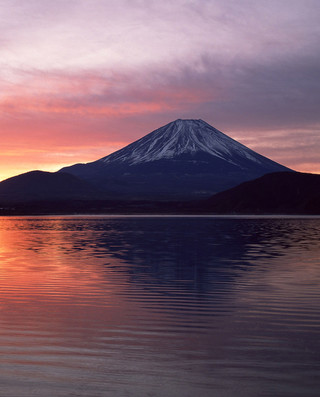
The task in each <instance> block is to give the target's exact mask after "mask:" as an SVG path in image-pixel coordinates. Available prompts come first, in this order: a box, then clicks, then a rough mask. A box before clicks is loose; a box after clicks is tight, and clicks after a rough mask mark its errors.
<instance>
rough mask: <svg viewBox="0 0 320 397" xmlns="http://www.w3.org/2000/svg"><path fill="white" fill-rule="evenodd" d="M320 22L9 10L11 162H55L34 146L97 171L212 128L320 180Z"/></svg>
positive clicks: (5, 64)
mask: <svg viewBox="0 0 320 397" xmlns="http://www.w3.org/2000/svg"><path fill="white" fill-rule="evenodd" d="M319 16H320V3H319V2H318V1H317V0H305V1H303V2H302V1H300V0H283V1H281V2H279V1H274V0H269V1H259V2H256V1H253V0H241V1H235V0H230V1H228V2H223V1H220V0H216V1H214V0H213V1H201V2H199V1H196V0H194V1H192V0H188V1H186V0H178V1H175V2H169V1H162V2H156V1H152V0H151V1H143V0H130V1H129V0H118V1H113V0H110V1H108V2H105V1H100V0H92V1H90V2H88V1H83V0H70V1H68V2H65V1H60V0H57V1H55V2H49V1H47V0H42V1H39V0H38V1H36V0H33V1H28V2H25V1H22V0H11V1H9V0H8V1H3V2H2V3H1V17H0V18H1V26H2V38H1V40H0V56H1V57H0V59H1V74H0V134H1V140H2V145H3V148H4V149H3V150H5V148H8V147H16V150H17V152H18V153H20V155H21V157H23V156H25V158H28V159H29V160H28V164H30V167H35V165H36V164H37V161H38V160H37V159H39V162H38V163H39V164H40V163H41V164H43V161H42V159H40V157H39V156H38V155H37V153H34V154H33V162H32V161H31V157H28V156H29V155H28V153H27V147H28V145H40V147H41V148H42V149H41V150H44V151H47V152H48V153H49V154H50V153H52V152H56V153H60V154H61V153H65V155H64V156H62V157H61V158H63V159H66V161H67V159H68V158H69V159H70V158H72V159H76V157H77V155H78V157H77V158H78V160H75V161H89V160H93V159H94V157H93V156H95V155H98V154H99V155H98V157H99V156H100V155H101V157H102V156H104V155H106V154H107V153H108V152H109V150H112V149H113V148H118V147H119V145H124V144H125V143H129V142H130V141H132V140H134V139H137V138H139V137H140V136H142V135H143V134H146V133H147V132H149V131H151V130H152V129H154V128H157V127H159V126H161V125H162V124H165V123H167V122H169V121H171V120H173V119H175V118H179V117H181V118H203V119H205V120H206V121H207V122H209V123H211V124H213V125H214V126H216V127H217V128H220V129H221V130H223V131H224V132H226V133H227V134H230V135H232V136H234V137H237V138H239V139H240V140H242V141H245V142H248V144H249V143H250V142H251V144H252V145H253V148H258V149H259V150H260V152H261V151H262V152H264V154H265V153H268V155H269V156H270V157H272V158H274V157H276V158H275V160H277V161H280V162H283V163H284V164H286V165H288V166H293V165H294V166H295V168H297V169H299V167H300V165H301V168H303V167H304V165H303V164H307V163H308V164H310V162H311V161H310V158H312V164H313V166H312V167H313V169H317V170H319V169H320V165H319V161H320V160H318V161H317V159H316V156H315V155H314V154H313V153H315V151H316V150H317V151H318V152H319V151H320V142H319V138H318V136H319V134H318V132H319V125H320V115H319V111H318V104H319V102H320V60H319V51H318V45H319V44H318V43H319V36H320V28H319V26H320V23H319V22H320V21H319V19H320V17H319ZM296 131H301V134H300V135H299V136H298V135H297V134H296ZM311 141H312V144H310V143H309V142H311ZM86 145H87V146H90V148H92V147H94V145H96V146H97V148H99V150H98V151H94V150H91V149H90V150H91V151H90V152H85V151H84V147H85V146H86ZM24 150H26V151H24ZM10 153H11V152H10ZM70 153H75V155H74V157H72V156H70ZM82 156H83V157H82ZM49 158H51V159H52V158H55V156H50V155H49V156H48V159H49ZM7 159H8V156H7ZM12 159H13V157H12ZM48 161H49V160H48ZM50 161H51V160H50ZM60 163H61V162H59V161H57V166H58V165H59V166H60ZM7 164H8V162H7ZM3 167H5V165H3ZM50 167H52V164H51V163H50ZM308 167H309V166H308ZM312 167H311V168H312ZM36 168H38V167H36ZM309 168H310V167H309ZM8 173H10V171H8ZM2 174H3V175H4V172H3V173H2ZM0 177H1V175H0Z"/></svg>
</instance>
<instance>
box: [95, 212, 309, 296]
mask: <svg viewBox="0 0 320 397" xmlns="http://www.w3.org/2000/svg"><path fill="white" fill-rule="evenodd" d="M310 222H311V221H310ZM297 225H298V226H299V221H297V220H292V219H291V220H290V219H264V220H261V219H255V220H254V219H219V218H131V219H124V220H122V219H114V220H111V221H110V220H107V221H106V224H105V226H109V227H110V226H111V229H109V231H106V232H103V233H102V234H100V235H99V237H98V238H97V240H96V241H95V244H96V245H97V246H98V247H99V249H98V251H100V252H101V250H102V251H103V250H105V251H106V252H107V253H108V254H109V255H110V254H111V255H112V256H113V257H115V258H117V259H119V260H121V262H122V263H125V265H124V266H121V267H120V266H119V267H118V266H116V269H114V270H115V271H120V272H124V273H126V274H129V275H130V280H131V281H132V282H135V283H142V284H145V285H149V286H151V285H152V284H155V285H159V283H162V284H170V285H172V286H180V287H183V286H184V287H186V288H188V289H190V288H193V289H195V290H197V291H199V292H201V291H202V292H204V291H208V290H212V289H214V290H216V289H220V288H228V287H231V285H229V284H230V283H231V282H232V281H233V280H234V279H235V278H236V277H239V276H240V275H241V274H242V273H243V272H245V271H248V270H250V268H251V267H252V266H256V265H257V264H259V263H265V262H268V261H270V260H271V259H272V258H274V257H276V256H282V255H285V254H286V253H287V250H288V249H289V248H290V247H291V246H292V245H293V244H297V245H298V244H303V242H304V243H306V241H308V244H310V243H312V236H311V235H310V236H309V237H310V239H309V237H308V235H306V234H304V233H305V232H306V231H305V230H304V229H303V225H305V223H301V225H300V226H301V229H300V228H299V227H297ZM101 226H102V225H101ZM307 230H308V231H309V233H310V230H311V231H312V228H308V229H307ZM313 238H314V235H313Z"/></svg>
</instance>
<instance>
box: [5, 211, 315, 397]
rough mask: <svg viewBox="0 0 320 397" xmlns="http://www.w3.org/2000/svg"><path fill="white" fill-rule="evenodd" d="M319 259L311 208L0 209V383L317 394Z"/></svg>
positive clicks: (84, 394) (38, 387)
mask: <svg viewBox="0 0 320 397" xmlns="http://www.w3.org/2000/svg"><path fill="white" fill-rule="evenodd" d="M319 258H320V219H319V218H315V219H312V218H309V219H308V218H307V219H304V218H296V219H291V218H262V219H256V218H245V217H242V218H221V217H220V218H219V217H125V216H119V217H117V216H114V217H34V218H32V217H20V218H19V217H15V218H0V263H1V269H0V396H1V397H2V396H3V397H13V396H14V397H32V396H41V397H42V396H43V397H44V396H45V397H62V396H63V397H64V396H81V397H100V396H108V397H109V396H112V397H113V396H114V397H117V396H121V397H123V396H124V397H125V396H132V397H138V396H139V397H144V396H149V397H150V396H157V397H158V396H159V397H160V396H161V397H172V396H174V397H176V396H177V397H189V396H190V397H195V396H196V397H198V396H199V397H215V396H217V397H233V396H240V397H242V396H243V397H256V396H277V397H281V396H288V397H294V396H299V397H300V396H301V397H309V396H315V397H318V396H319V395H320V371H319V369H320V288H319V286H320V260H319Z"/></svg>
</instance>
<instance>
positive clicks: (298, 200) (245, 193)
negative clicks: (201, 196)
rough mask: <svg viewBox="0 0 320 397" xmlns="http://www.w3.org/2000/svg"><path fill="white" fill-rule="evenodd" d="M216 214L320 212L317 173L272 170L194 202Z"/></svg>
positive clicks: (205, 210) (319, 181)
mask: <svg viewBox="0 0 320 397" xmlns="http://www.w3.org/2000/svg"><path fill="white" fill-rule="evenodd" d="M195 207H199V208H200V207H201V212H209V213H219V214H222V213H223V214H232V213H234V214H320V175H318V174H307V173H300V172H275V173H271V174H267V175H264V176H262V177H260V178H258V179H255V180H253V181H249V182H244V183H242V184H240V185H239V186H236V187H234V188H232V189H229V190H226V191H224V192H221V193H217V194H216V195H214V196H213V197H211V198H209V199H207V200H204V201H202V202H201V203H200V204H199V203H197V204H196V206H195Z"/></svg>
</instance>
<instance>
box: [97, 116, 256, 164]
mask: <svg viewBox="0 0 320 397" xmlns="http://www.w3.org/2000/svg"><path fill="white" fill-rule="evenodd" d="M197 152H203V153H208V154H210V155H212V156H215V157H219V158H221V159H224V160H226V161H228V162H230V163H233V160H232V157H234V154H237V156H239V155H240V156H243V157H245V158H247V159H250V160H253V161H256V162H259V158H258V157H256V156H255V152H253V151H251V150H250V149H248V148H247V147H245V146H243V145H241V144H240V143H239V142H236V141H234V140H233V139H232V138H230V137H228V136H227V135H225V134H223V133H222V132H220V131H219V130H217V129H215V128H214V127H212V126H211V125H209V124H207V123H206V122H205V121H203V120H192V119H190V120H182V119H178V120H176V121H173V122H171V123H169V124H167V125H165V126H163V127H161V128H159V129H157V130H155V131H153V132H151V133H150V134H148V135H146V136H144V137H143V138H141V139H139V140H137V141H135V142H133V143H132V144H130V145H128V146H126V147H124V148H123V149H121V150H119V151H117V152H115V153H113V154H111V155H109V156H106V157H103V158H102V159H100V161H102V162H104V163H109V162H120V163H121V162H126V163H127V164H130V165H133V164H139V163H144V162H151V161H156V160H161V159H170V158H174V157H177V156H180V155H182V154H195V153H197Z"/></svg>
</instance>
